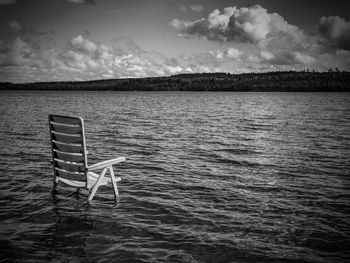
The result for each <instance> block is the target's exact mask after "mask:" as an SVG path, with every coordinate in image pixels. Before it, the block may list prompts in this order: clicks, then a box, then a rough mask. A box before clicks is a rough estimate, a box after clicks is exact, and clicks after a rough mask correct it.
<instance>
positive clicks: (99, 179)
mask: <svg viewBox="0 0 350 263" xmlns="http://www.w3.org/2000/svg"><path fill="white" fill-rule="evenodd" d="M106 172H107V168H104V169H103V171H102V173H101V175H100V176H99V177H98V179H97V181H96V183H95V185H94V186H93V187H92V190H91V193H90V195H89V198H88V200H89V201H91V200H92V199H93V198H94V196H95V194H96V191H97V189H98V187H99V186H100V184H101V182H102V179H103V177H104V176H105V174H106Z"/></svg>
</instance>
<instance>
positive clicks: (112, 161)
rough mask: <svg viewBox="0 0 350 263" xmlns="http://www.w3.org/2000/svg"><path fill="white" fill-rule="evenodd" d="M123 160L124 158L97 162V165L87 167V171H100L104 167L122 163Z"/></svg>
mask: <svg viewBox="0 0 350 263" xmlns="http://www.w3.org/2000/svg"><path fill="white" fill-rule="evenodd" d="M125 160H126V158H125V157H118V158H115V159H112V160H108V161H103V162H99V163H96V164H93V165H90V166H88V167H87V169H88V170H90V171H93V170H97V169H102V168H106V167H109V166H112V165H114V164H117V163H120V162H124V161H125Z"/></svg>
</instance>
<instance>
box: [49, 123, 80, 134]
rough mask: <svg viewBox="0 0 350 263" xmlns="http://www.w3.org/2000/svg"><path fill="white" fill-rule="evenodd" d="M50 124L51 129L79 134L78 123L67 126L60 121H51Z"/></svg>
mask: <svg viewBox="0 0 350 263" xmlns="http://www.w3.org/2000/svg"><path fill="white" fill-rule="evenodd" d="M50 124H51V129H52V130H53V131H55V132H60V133H66V134H80V133H81V130H82V129H81V126H80V125H74V126H68V125H62V124H61V123H57V124H56V122H51V123H50Z"/></svg>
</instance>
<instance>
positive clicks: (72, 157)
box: [53, 149, 85, 162]
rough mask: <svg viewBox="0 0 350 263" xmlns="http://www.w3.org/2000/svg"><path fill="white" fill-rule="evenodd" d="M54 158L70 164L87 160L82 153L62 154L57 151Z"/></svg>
mask: <svg viewBox="0 0 350 263" xmlns="http://www.w3.org/2000/svg"><path fill="white" fill-rule="evenodd" d="M53 153H54V157H55V158H58V159H61V160H64V161H68V162H84V160H85V158H84V155H83V154H82V153H69V152H61V151H58V150H56V149H54V150H53Z"/></svg>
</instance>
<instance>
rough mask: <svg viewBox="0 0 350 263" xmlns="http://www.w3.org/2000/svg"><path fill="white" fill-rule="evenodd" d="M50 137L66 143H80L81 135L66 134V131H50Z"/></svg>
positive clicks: (81, 140)
mask: <svg viewBox="0 0 350 263" xmlns="http://www.w3.org/2000/svg"><path fill="white" fill-rule="evenodd" d="M51 133H52V139H54V140H56V141H60V142H67V143H82V142H83V136H82V135H81V134H66V133H57V132H54V131H52V132H51Z"/></svg>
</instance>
